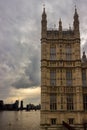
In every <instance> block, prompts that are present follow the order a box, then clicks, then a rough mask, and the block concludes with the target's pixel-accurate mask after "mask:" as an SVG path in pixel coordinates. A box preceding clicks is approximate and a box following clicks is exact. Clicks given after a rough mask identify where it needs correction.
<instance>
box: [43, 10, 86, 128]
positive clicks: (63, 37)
mask: <svg viewBox="0 0 87 130" xmlns="http://www.w3.org/2000/svg"><path fill="white" fill-rule="evenodd" d="M73 18H74V21H73V28H69V29H67V30H64V29H63V27H62V21H61V19H60V20H59V26H58V29H47V15H46V12H45V8H44V9H43V13H42V21H41V129H42V130H65V129H67V130H68V129H69V130H74V129H77V130H83V129H84V128H86V123H87V81H86V79H87V60H86V54H85V52H83V56H82V58H81V52H80V32H79V16H78V13H77V9H76V8H75V13H74V17H73Z"/></svg>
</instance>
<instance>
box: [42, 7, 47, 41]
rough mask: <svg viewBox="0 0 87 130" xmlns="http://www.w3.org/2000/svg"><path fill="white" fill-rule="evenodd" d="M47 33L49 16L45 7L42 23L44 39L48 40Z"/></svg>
mask: <svg viewBox="0 0 87 130" xmlns="http://www.w3.org/2000/svg"><path fill="white" fill-rule="evenodd" d="M46 33H47V16H46V12H45V7H44V8H43V13H42V21H41V35H42V38H46Z"/></svg>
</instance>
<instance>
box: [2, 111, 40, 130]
mask: <svg viewBox="0 0 87 130" xmlns="http://www.w3.org/2000/svg"><path fill="white" fill-rule="evenodd" d="M0 130H40V111H28V112H27V111H2V112H0Z"/></svg>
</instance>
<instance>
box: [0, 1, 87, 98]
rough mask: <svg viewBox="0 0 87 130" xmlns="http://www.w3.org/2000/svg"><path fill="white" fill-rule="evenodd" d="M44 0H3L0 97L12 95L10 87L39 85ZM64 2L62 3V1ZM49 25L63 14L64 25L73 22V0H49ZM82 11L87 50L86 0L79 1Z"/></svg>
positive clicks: (82, 35) (80, 13) (78, 5)
mask: <svg viewBox="0 0 87 130" xmlns="http://www.w3.org/2000/svg"><path fill="white" fill-rule="evenodd" d="M43 3H44V0H42V1H41V0H0V95H1V96H0V98H1V97H2V98H6V96H9V93H10V90H11V87H15V88H17V89H19V88H28V87H29V88H32V87H37V86H38V85H40V31H41V27H40V26H41V23H40V22H41V14H42V4H43ZM60 3H62V4H60ZM45 4H46V12H47V18H48V27H51V26H53V25H54V24H56V27H57V28H58V20H59V18H60V17H61V19H62V22H63V28H68V26H69V24H71V26H72V23H73V14H74V5H75V1H74V0H67V1H65V0H59V1H58V0H54V1H53V0H50V1H49V0H47V1H46V3H45ZM76 4H77V8H78V12H79V15H80V28H81V38H82V39H84V40H82V43H84V45H83V47H85V50H86V51H87V49H86V48H87V46H86V43H87V38H86V35H87V25H86V23H87V15H86V8H87V0H77V2H76Z"/></svg>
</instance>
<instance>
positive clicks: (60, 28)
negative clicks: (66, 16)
mask: <svg viewBox="0 0 87 130" xmlns="http://www.w3.org/2000/svg"><path fill="white" fill-rule="evenodd" d="M59 31H62V21H61V18H60V19H59Z"/></svg>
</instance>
